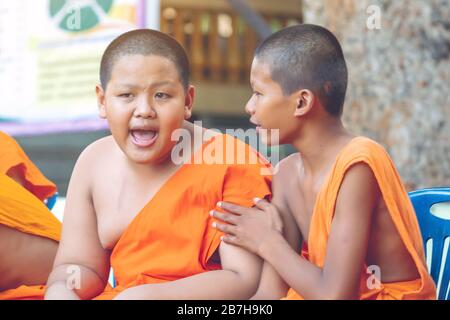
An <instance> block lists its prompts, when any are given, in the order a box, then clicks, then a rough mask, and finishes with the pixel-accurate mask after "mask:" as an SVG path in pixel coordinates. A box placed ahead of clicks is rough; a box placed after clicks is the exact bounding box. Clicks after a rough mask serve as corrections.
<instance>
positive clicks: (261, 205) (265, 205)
mask: <svg viewBox="0 0 450 320" xmlns="http://www.w3.org/2000/svg"><path fill="white" fill-rule="evenodd" d="M253 202H254V203H255V207H257V208H258V209H261V210H266V209H269V208H270V206H271V204H270V202H269V201H267V200H266V199H259V198H254V199H253Z"/></svg>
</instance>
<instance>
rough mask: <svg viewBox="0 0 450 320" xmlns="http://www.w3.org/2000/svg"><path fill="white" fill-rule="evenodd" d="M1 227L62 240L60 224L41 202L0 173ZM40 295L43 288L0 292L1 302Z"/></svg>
mask: <svg viewBox="0 0 450 320" xmlns="http://www.w3.org/2000/svg"><path fill="white" fill-rule="evenodd" d="M0 224H3V225H5V226H7V227H10V228H13V229H16V230H18V231H21V232H25V233H29V234H32V235H36V236H40V237H45V238H49V239H52V240H55V241H59V239H60V237H61V223H60V222H59V220H58V219H57V218H56V217H55V216H54V215H53V214H52V213H51V212H50V211H49V210H48V209H47V207H46V206H45V205H44V203H43V202H42V201H41V200H39V199H38V198H36V197H35V196H34V195H33V194H32V193H30V192H29V191H28V190H26V189H25V188H23V187H22V186H21V185H19V184H18V183H16V182H15V181H14V180H12V179H11V178H9V177H8V176H6V175H5V174H3V173H0ZM0 241H7V239H0ZM29 267H30V268H32V267H33V266H29ZM0 277H1V275H0ZM43 295H44V286H43V285H42V286H20V287H18V288H16V289H11V290H6V291H3V292H0V300H4V299H42V298H43Z"/></svg>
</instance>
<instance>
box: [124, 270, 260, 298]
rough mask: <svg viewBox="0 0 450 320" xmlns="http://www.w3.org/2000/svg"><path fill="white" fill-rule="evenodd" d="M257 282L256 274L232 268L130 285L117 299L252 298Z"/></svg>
mask: <svg viewBox="0 0 450 320" xmlns="http://www.w3.org/2000/svg"><path fill="white" fill-rule="evenodd" d="M257 285H258V279H257V277H254V276H245V275H242V274H239V273H237V272H235V271H231V270H215V271H209V272H204V273H201V274H197V275H194V276H191V277H187V278H183V279H179V280H175V281H170V282H166V283H158V284H145V285H140V286H136V287H133V288H129V289H127V290H125V291H123V292H122V293H121V294H120V295H119V296H117V297H116V299H136V300H138V299H149V300H171V299H174V300H221V299H224V300H228V299H235V300H241V299H249V298H250V297H251V295H252V294H253V293H254V292H255V291H256V287H257Z"/></svg>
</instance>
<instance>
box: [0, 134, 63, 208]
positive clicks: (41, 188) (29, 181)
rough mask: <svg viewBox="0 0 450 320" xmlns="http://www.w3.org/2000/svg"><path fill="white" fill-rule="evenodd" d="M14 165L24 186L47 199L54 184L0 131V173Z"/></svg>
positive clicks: (13, 141) (40, 197) (53, 189)
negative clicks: (22, 178) (22, 179)
mask: <svg viewBox="0 0 450 320" xmlns="http://www.w3.org/2000/svg"><path fill="white" fill-rule="evenodd" d="M16 167H17V168H18V169H19V170H20V171H21V173H22V175H23V177H24V178H25V188H26V189H28V190H29V191H30V192H31V193H33V194H34V195H35V196H36V197H38V198H39V199H40V200H44V199H47V198H48V197H49V196H51V195H53V194H54V193H55V192H56V186H55V184H54V183H53V182H51V181H50V180H48V179H47V178H46V177H45V176H44V175H43V174H42V173H41V171H40V170H39V169H38V168H37V167H36V166H35V164H34V163H33V162H31V160H30V159H29V158H28V156H27V155H26V154H25V152H24V151H23V150H22V148H21V147H20V146H19V144H18V143H17V142H16V141H15V140H14V139H13V138H11V137H10V136H8V135H7V134H5V133H3V132H1V131H0V173H3V174H7V173H8V171H9V170H10V169H12V168H16Z"/></svg>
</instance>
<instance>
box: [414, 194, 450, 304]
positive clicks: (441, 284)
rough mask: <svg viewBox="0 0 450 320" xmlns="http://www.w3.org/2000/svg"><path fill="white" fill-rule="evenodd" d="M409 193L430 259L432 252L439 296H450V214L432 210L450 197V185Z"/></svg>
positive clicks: (426, 252) (439, 297) (433, 275)
mask: <svg viewBox="0 0 450 320" xmlns="http://www.w3.org/2000/svg"><path fill="white" fill-rule="evenodd" d="M409 197H410V199H411V202H412V204H413V206H414V210H415V211H416V215H417V219H418V221H419V226H420V231H421V233H422V238H423V242H424V247H425V254H426V256H427V260H430V254H431V266H429V267H430V274H431V277H432V278H433V280H434V282H435V283H436V286H437V296H438V299H440V300H447V299H450V297H449V280H450V250H448V248H449V241H450V220H449V218H443V217H439V216H437V215H435V214H433V213H432V212H431V210H430V209H431V207H432V206H433V205H434V204H436V203H441V202H448V201H450V188H448V187H446V188H432V189H423V190H417V191H412V192H410V193H409ZM449 216H450V214H449ZM430 240H431V242H432V248H431V249H429V248H428V247H427V243H428V241H430ZM429 251H430V252H429Z"/></svg>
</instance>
